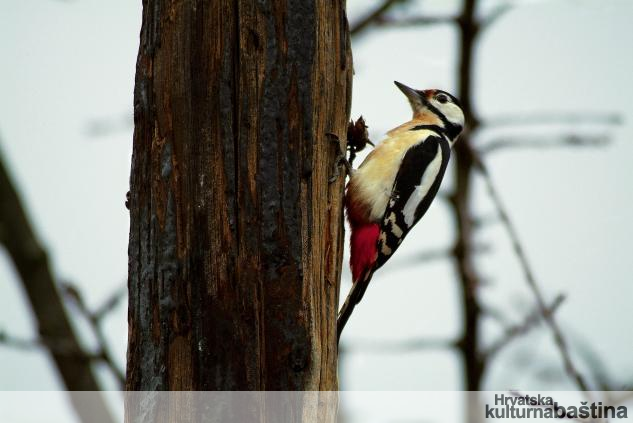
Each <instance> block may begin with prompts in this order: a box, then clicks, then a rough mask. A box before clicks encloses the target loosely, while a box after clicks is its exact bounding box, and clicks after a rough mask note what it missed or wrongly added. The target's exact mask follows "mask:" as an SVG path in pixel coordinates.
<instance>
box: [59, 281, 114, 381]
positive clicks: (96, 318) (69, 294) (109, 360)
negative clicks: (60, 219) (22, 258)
mask: <svg viewBox="0 0 633 423" xmlns="http://www.w3.org/2000/svg"><path fill="white" fill-rule="evenodd" d="M62 292H63V293H64V294H65V295H66V298H68V299H70V300H71V301H72V302H73V303H74V305H75V307H76V308H77V311H79V313H80V314H81V315H82V316H83V318H85V319H86V321H88V323H89V324H90V328H91V329H92V331H93V333H94V335H95V338H96V340H97V354H96V356H97V357H99V358H100V359H101V360H102V361H103V363H104V364H105V365H106V366H107V367H108V369H110V371H111V372H112V374H113V375H114V376H115V377H116V378H117V380H118V382H119V384H120V386H121V389H123V387H124V386H125V374H124V373H123V370H121V369H119V367H118V366H117V364H116V362H115V361H114V357H113V356H112V353H111V352H110V348H109V346H108V341H107V339H106V337H105V333H104V332H103V328H102V327H101V325H100V318H101V317H103V316H104V315H105V313H106V312H107V310H108V308H105V309H104V306H106V307H110V303H111V302H112V301H113V298H114V299H116V301H118V300H119V299H120V298H119V297H121V295H120V293H119V292H120V289H119V290H117V291H116V293H115V294H119V295H118V297H117V296H116V295H115V296H113V297H111V298H110V299H109V301H107V302H106V303H105V304H104V306H102V307H101V308H100V310H101V314H97V313H92V312H91V311H90V309H89V308H88V306H87V305H86V303H85V301H84V299H83V296H82V295H81V292H80V291H79V289H78V288H77V287H76V286H75V285H72V284H70V283H68V282H66V283H64V284H62ZM104 310H105V311H104Z"/></svg>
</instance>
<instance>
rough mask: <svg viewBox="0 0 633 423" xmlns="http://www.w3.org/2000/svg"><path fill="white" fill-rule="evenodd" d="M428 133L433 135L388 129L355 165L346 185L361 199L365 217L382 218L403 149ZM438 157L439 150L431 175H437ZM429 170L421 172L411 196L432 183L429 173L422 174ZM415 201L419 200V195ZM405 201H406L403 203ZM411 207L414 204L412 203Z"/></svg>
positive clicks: (424, 137) (420, 131)
mask: <svg viewBox="0 0 633 423" xmlns="http://www.w3.org/2000/svg"><path fill="white" fill-rule="evenodd" d="M431 135H435V133H434V132H432V131H429V130H417V131H409V130H403V131H397V132H391V133H390V136H389V137H388V138H386V139H385V140H384V141H382V142H381V143H380V144H378V146H376V148H375V149H374V150H373V151H372V152H371V153H370V154H369V155H368V156H367V158H366V159H365V161H363V163H362V164H361V165H360V167H359V168H358V169H356V171H355V172H354V174H353V175H352V177H351V179H350V185H353V186H354V188H353V189H354V190H356V192H357V194H358V198H359V199H361V201H362V202H363V203H364V206H365V207H367V208H368V210H369V213H368V218H369V220H370V221H373V222H379V221H381V220H382V217H383V214H384V212H385V210H386V209H387V203H388V201H389V199H390V198H391V190H392V188H393V184H394V181H395V179H396V176H397V174H398V170H399V168H400V163H401V162H402V158H403V157H404V154H405V153H406V151H407V150H408V149H409V148H410V147H411V146H412V145H415V144H418V143H419V142H420V141H422V140H424V139H426V138H427V137H429V136H431ZM436 160H437V157H436V159H435V160H433V162H432V166H433V165H434V164H435V163H436ZM441 161H442V158H441V153H440V155H439V161H438V162H437V163H438V164H437V170H436V171H435V175H437V172H438V171H439V165H440V164H441ZM429 173H430V172H429V171H427V172H425V174H424V175H423V177H422V180H421V183H420V185H419V186H418V187H417V189H416V192H414V194H413V195H412V197H414V196H415V195H416V193H418V195H421V196H422V197H423V196H424V193H423V191H424V189H426V191H427V192H428V189H429V188H430V186H431V184H432V183H433V182H432V180H433V177H432V176H428V177H426V175H427V174H429ZM427 185H428V187H427ZM410 201H412V200H410ZM419 201H421V199H420V200H419ZM419 201H418V203H419ZM408 204H409V203H408V202H407V205H408ZM416 206H417V205H416ZM411 207H414V206H413V203H412V205H411ZM413 212H415V208H413Z"/></svg>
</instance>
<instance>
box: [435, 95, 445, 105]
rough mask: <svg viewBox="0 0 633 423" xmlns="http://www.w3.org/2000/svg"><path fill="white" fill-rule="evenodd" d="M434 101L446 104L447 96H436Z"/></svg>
mask: <svg viewBox="0 0 633 423" xmlns="http://www.w3.org/2000/svg"><path fill="white" fill-rule="evenodd" d="M435 99H436V100H437V101H439V102H440V103H442V104H444V103H447V102H448V97H447V96H445V95H444V94H439V95H437V96H436V97H435Z"/></svg>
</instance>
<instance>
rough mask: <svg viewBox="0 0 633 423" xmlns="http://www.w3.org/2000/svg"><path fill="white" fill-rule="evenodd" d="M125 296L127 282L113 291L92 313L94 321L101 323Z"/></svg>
mask: <svg viewBox="0 0 633 423" xmlns="http://www.w3.org/2000/svg"><path fill="white" fill-rule="evenodd" d="M126 295H127V282H126V283H124V284H122V285H121V286H120V287H119V288H117V289H116V290H114V292H112V294H110V296H109V297H108V298H107V299H106V300H105V301H104V302H103V303H102V304H101V305H100V306H99V307H97V309H96V310H95V311H94V312H93V313H92V315H93V317H94V318H95V320H96V321H98V322H101V321H102V320H103V319H104V318H105V316H107V315H108V314H109V313H110V312H112V310H114V309H115V308H116V307H117V306H118V305H119V303H120V302H121V301H122V300H123V299H124V298H125V296H126Z"/></svg>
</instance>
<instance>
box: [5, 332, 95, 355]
mask: <svg viewBox="0 0 633 423" xmlns="http://www.w3.org/2000/svg"><path fill="white" fill-rule="evenodd" d="M0 344H2V345H5V346H7V347H10V348H15V349H18V350H23V351H30V350H35V349H39V348H44V349H47V350H48V351H50V352H52V353H55V354H58V355H63V356H66V357H74V358H76V359H80V360H99V359H101V358H100V357H99V356H97V355H94V354H90V353H88V352H86V351H84V350H82V349H77V348H76V347H75V346H74V345H72V343H69V342H68V341H67V340H64V339H50V338H37V339H28V338H20V337H17V336H15V335H10V334H8V333H7V332H5V331H3V330H0Z"/></svg>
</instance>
